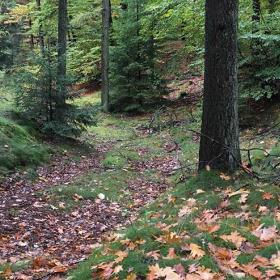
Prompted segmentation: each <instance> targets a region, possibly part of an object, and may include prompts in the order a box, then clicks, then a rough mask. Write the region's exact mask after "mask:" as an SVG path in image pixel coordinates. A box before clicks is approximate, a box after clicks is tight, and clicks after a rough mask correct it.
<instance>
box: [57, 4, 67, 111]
mask: <svg viewBox="0 0 280 280" xmlns="http://www.w3.org/2000/svg"><path fill="white" fill-rule="evenodd" d="M67 23H68V17H67V0H59V4H58V40H57V59H58V64H57V78H58V100H57V105H58V107H60V106H63V105H65V98H66V51H67V29H68V28H67Z"/></svg>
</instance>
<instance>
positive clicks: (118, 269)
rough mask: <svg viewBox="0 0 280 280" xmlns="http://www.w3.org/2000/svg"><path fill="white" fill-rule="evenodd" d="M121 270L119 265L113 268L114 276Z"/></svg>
mask: <svg viewBox="0 0 280 280" xmlns="http://www.w3.org/2000/svg"><path fill="white" fill-rule="evenodd" d="M122 270H123V267H122V266H121V265H117V266H116V267H115V268H114V274H118V273H119V272H121V271H122Z"/></svg>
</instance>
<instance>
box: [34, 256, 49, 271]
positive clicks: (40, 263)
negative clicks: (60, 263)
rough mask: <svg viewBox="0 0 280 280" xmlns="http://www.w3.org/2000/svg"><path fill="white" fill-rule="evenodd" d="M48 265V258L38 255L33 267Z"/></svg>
mask: <svg viewBox="0 0 280 280" xmlns="http://www.w3.org/2000/svg"><path fill="white" fill-rule="evenodd" d="M47 265H48V260H47V259H46V258H44V257H41V256H38V257H36V258H35V259H34V260H33V262H32V268H33V269H39V268H41V267H45V266H47Z"/></svg>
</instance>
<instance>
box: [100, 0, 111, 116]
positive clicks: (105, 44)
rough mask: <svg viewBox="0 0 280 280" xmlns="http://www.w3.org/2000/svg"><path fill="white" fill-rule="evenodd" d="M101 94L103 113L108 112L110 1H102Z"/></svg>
mask: <svg viewBox="0 0 280 280" xmlns="http://www.w3.org/2000/svg"><path fill="white" fill-rule="evenodd" d="M102 8H103V10H102V48H101V49H102V65H101V67H102V93H101V104H102V108H103V110H104V112H109V110H110V98H109V91H110V85H109V82H110V81H109V55H110V54H109V46H110V18H111V9H110V0H102Z"/></svg>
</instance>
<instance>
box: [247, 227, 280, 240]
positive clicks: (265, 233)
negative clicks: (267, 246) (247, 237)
mask: <svg viewBox="0 0 280 280" xmlns="http://www.w3.org/2000/svg"><path fill="white" fill-rule="evenodd" d="M263 226H264V225H263V224H262V225H260V226H259V227H258V228H257V229H256V230H254V231H253V232H252V233H253V235H255V236H257V237H258V238H259V239H260V240H261V241H269V240H272V239H274V238H276V237H277V232H278V230H277V229H276V226H272V227H269V228H262V227H263Z"/></svg>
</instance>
